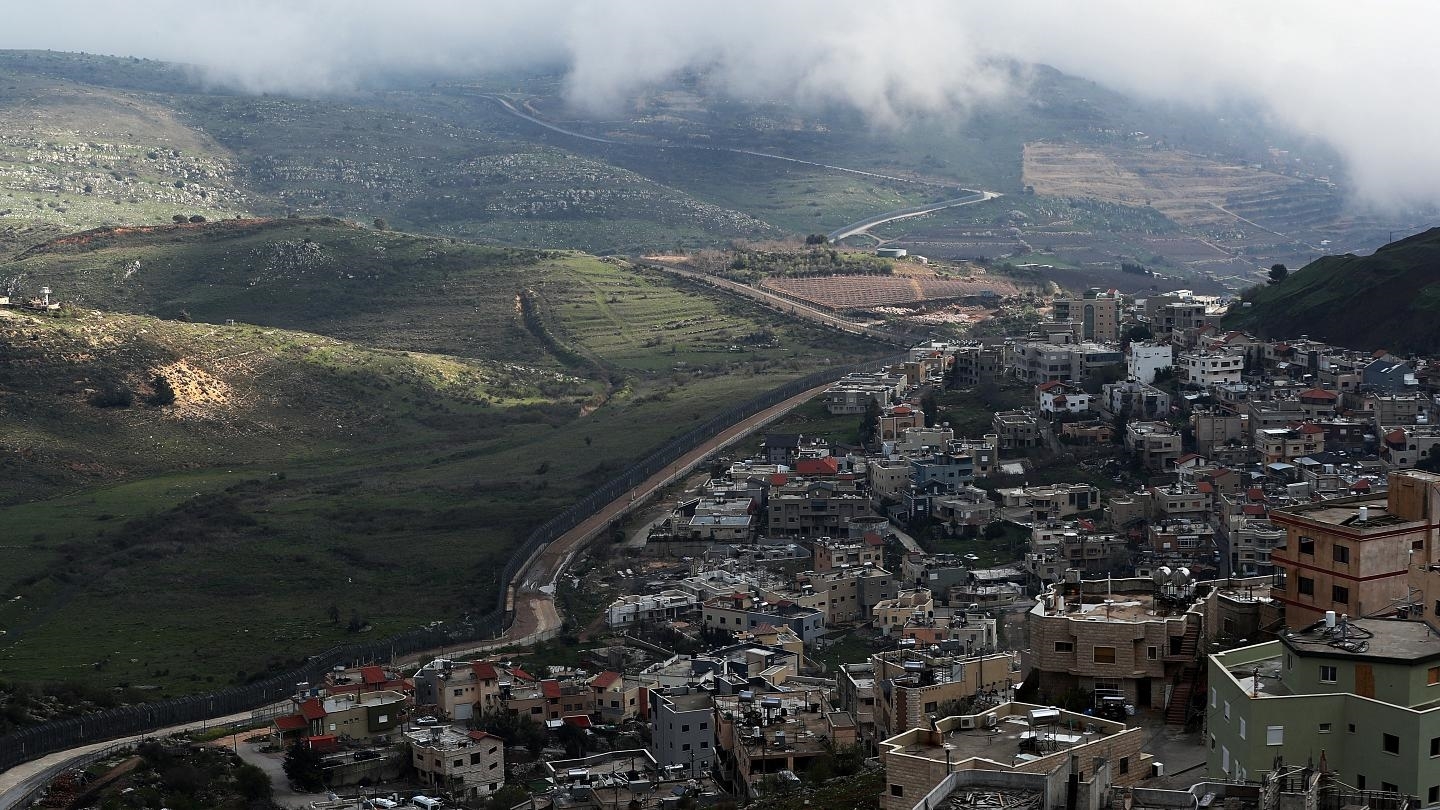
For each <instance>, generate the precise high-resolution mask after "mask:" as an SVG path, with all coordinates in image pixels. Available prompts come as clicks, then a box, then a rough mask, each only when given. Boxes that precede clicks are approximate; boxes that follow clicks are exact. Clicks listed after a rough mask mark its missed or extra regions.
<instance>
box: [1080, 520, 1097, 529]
mask: <svg viewBox="0 0 1440 810" xmlns="http://www.w3.org/2000/svg"><path fill="white" fill-rule="evenodd" d="M1077 522H1078V523H1079V524H1080V528H1082V529H1084V530H1085V531H1087V532H1093V531H1095V521H1093V520H1091V519H1090V518H1080V520H1079V521H1077Z"/></svg>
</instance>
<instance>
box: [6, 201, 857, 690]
mask: <svg viewBox="0 0 1440 810" xmlns="http://www.w3.org/2000/svg"><path fill="white" fill-rule="evenodd" d="M306 240H309V241H306ZM136 261H138V262H139V263H140V265H139V269H138V270H136V271H135V272H128V271H129V270H130V269H131V268H133V267H134V263H135V262H136ZM0 274H4V275H6V276H9V277H16V276H19V277H21V278H22V286H24V287H25V288H26V289H33V287H34V286H37V285H39V284H41V283H45V284H49V285H50V286H52V287H53V288H54V289H55V290H56V292H57V295H59V296H60V297H61V298H62V299H63V300H66V301H69V302H71V304H70V306H69V307H68V308H67V310H65V311H64V312H63V313H62V315H63V316H62V317H59V318H49V317H36V316H32V315H29V314H22V313H18V312H17V313H12V314H11V316H10V317H7V318H5V319H4V320H3V321H0V361H3V362H0V402H3V403H4V410H5V413H6V414H7V418H6V420H5V421H4V422H3V423H0V459H3V462H0V463H3V467H0V475H3V476H4V478H5V480H7V482H10V481H13V482H16V489H15V490H14V491H12V492H10V494H9V495H8V498H7V501H6V503H8V505H6V506H4V507H0V525H5V526H7V527H11V531H9V532H7V535H6V538H7V539H6V540H5V541H4V542H3V543H0V594H3V595H5V597H6V598H5V599H4V600H3V601H0V629H4V630H6V631H7V634H6V635H5V636H3V637H0V679H5V678H23V679H28V680H49V679H65V680H84V681H87V682H89V683H91V684H95V685H102V686H114V685H120V684H129V685H146V686H152V687H155V689H154V690H153V691H154V692H155V693H157V694H162V693H164V694H173V693H176V692H179V691H184V690H187V689H198V688H201V687H202V686H205V685H207V684H214V683H222V684H223V683H228V682H232V681H238V680H245V679H247V678H250V677H253V676H255V675H256V674H257V673H260V672H263V671H265V670H267V669H268V668H271V667H279V666H283V665H284V664H285V662H286V661H288V660H291V659H293V658H295V657H301V656H303V655H304V654H306V653H307V652H309V651H313V650H315V649H319V648H323V647H325V646H328V645H329V644H330V643H332V642H334V641H335V640H337V639H342V638H345V637H347V636H349V635H350V634H351V633H352V632H370V633H375V634H379V635H383V634H387V633H390V632H394V631H398V630H402V629H406V628H410V627H414V626H416V625H418V624H422V623H425V622H429V621H433V620H435V619H439V618H448V617H452V616H457V615H461V614H463V613H466V612H471V611H481V610H485V609H488V607H489V605H490V604H492V600H493V598H494V595H495V593H496V588H497V586H498V583H496V582H495V581H494V579H493V578H494V574H495V572H496V571H497V570H498V569H499V568H500V565H501V563H502V561H503V560H504V559H505V557H506V555H507V554H508V550H509V549H510V548H511V547H512V545H513V544H514V543H515V542H516V541H517V540H518V539H519V538H521V537H523V536H524V534H525V533H527V532H528V531H529V530H530V528H531V527H533V526H534V525H536V524H538V523H540V522H542V521H543V520H544V519H545V518H546V517H548V516H549V515H550V514H552V513H553V512H554V511H555V510H556V509H558V508H561V507H563V506H564V505H565V504H567V503H569V502H570V501H571V500H572V499H573V498H574V497H575V496H576V495H578V494H579V493H582V492H585V491H588V490H589V489H591V488H593V487H595V486H597V485H598V484H600V483H602V482H604V481H605V480H607V479H608V477H609V476H610V475H612V474H613V472H615V471H616V470H619V469H621V468H622V467H623V466H624V465H625V464H626V463H627V462H628V461H629V460H631V459H634V458H638V457H640V456H642V455H643V454H644V453H646V452H648V451H649V450H650V449H651V448H653V447H654V446H656V445H658V444H660V443H662V442H663V441H664V440H665V439H667V438H669V437H670V436H673V435H674V434H676V433H679V432H681V431H683V430H684V429H686V428H687V427H688V426H689V425H691V424H693V423H694V422H695V421H696V420H699V419H703V418H705V417H708V416H709V415H711V414H713V413H715V412H716V411H718V410H720V409H722V408H724V407H726V406H728V405H729V404H730V403H732V402H733V401H735V400H736V399H737V398H744V397H748V396H750V395H752V394H754V393H757V392H759V391H761V390H764V389H766V388H768V387H772V386H774V385H778V384H780V383H782V382H784V381H786V380H789V379H793V378H794V377H796V376H800V375H802V374H805V373H809V372H810V371H813V370H815V369H816V368H818V367H820V366H821V365H822V364H824V363H829V362H837V363H838V362H847V361H850V360H854V359H858V358H859V357H861V356H873V355H874V354H876V353H878V352H877V347H874V346H871V345H869V344H867V343H865V342H863V341H858V340H855V339H852V338H846V337H839V336H836V335H835V334H834V333H830V332H824V331H820V330H816V329H811V328H809V327H807V326H804V325H797V324H791V323H786V322H784V321H783V320H782V318H781V317H780V316H779V315H777V314H774V313H771V312H769V311H768V310H764V309H760V308H758V307H756V306H753V305H751V304H749V303H747V302H745V301H738V300H732V299H730V298H727V297H724V296H723V295H722V294H719V293H717V292H715V291H712V290H708V289H704V288H698V287H693V288H692V287H689V286H676V285H675V284H674V283H673V282H671V281H670V280H668V279H667V277H665V276H663V275H660V274H658V273H652V272H650V271H645V270H641V269H637V268H634V267H632V266H630V265H628V264H626V263H624V262H619V261H613V260H599V259H595V258H593V257H589V256H584V255H581V254H573V253H556V252H534V251H521V250H513V249H504V248H484V247H476V246H473V245H467V244H464V243H451V242H450V241H448V240H437V239H425V238H420V237H415V236H411V235H407V234H400V233H394V232H390V231H375V230H372V229H368V228H357V227H353V226H348V225H345V224H343V223H339V222H334V221H318V220H278V221H238V222H237V221H227V222H222V223H209V224H206V225H205V226H189V225H187V226H184V227H171V226H163V227H161V228H157V229H155V230H145V231H136V230H129V231H106V232H102V233H92V234H86V235H82V236H79V237H76V238H71V239H66V240H62V241H59V242H55V243H51V244H48V245H46V246H45V247H43V248H41V249H37V250H35V251H32V252H30V253H29V254H28V255H26V256H25V257H24V258H23V259H20V260H18V261H16V262H13V263H10V264H8V265H0ZM127 274H128V277H127ZM522 300H523V301H524V302H526V306H528V308H529V312H530V314H531V316H530V317H528V318H527V317H524V312H523V311H522V309H523V308H522V306H521V302H522ZM102 307H103V308H104V309H105V310H112V311H106V312H99V311H97V310H100V309H101V308H102ZM122 309H123V310H129V311H130V312H132V313H137V314H129V315H122V314H117V313H115V312H113V310H122ZM181 310H185V311H186V312H187V313H188V317H190V318H192V319H193V321H194V322H181V321H176V320H157V319H155V318H153V317H149V315H155V314H160V315H170V316H173V315H176V314H178V313H179V312H180V311H181ZM139 313H148V315H142V314H139ZM226 318H234V319H235V320H236V322H237V323H236V324H235V325H226V324H225V319H226ZM202 321H208V322H202ZM252 324H253V325H252ZM293 330H304V331H293ZM157 375H159V376H163V377H164V378H165V379H166V381H167V383H168V384H169V387H171V388H172V389H173V390H174V392H175V395H176V400H175V402H174V403H173V404H169V405H164V404H156V401H155V400H154V399H153V397H154V394H155V393H156V391H157V388H159V387H160V386H159V384H158V383H157V382H156V380H155V378H156V376H157ZM116 388H123V389H126V390H128V391H129V392H130V394H131V396H130V404H129V405H128V406H124V407H122V406H121V405H120V404H119V403H118V402H117V401H116V400H115V398H114V397H113V396H108V395H107V392H109V391H111V390H112V389H116ZM102 405H109V407H102ZM332 607H333V608H334V611H332V610H331V608H332ZM352 614H353V615H352ZM98 616H104V617H106V618H105V619H104V620H103V621H97V618H96V617H98ZM352 618H355V619H356V620H357V621H356V623H355V625H354V627H355V629H354V630H353V631H352V630H351V629H350V628H351V625H352V622H351V619H352ZM332 619H333V620H332ZM366 626H368V627H370V628H371V629H370V630H368V631H367V630H365V629H364V628H365V627H366Z"/></svg>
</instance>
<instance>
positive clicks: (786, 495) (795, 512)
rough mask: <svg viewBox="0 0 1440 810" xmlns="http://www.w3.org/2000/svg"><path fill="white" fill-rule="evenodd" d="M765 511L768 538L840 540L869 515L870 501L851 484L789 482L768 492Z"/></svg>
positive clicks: (867, 496)
mask: <svg viewBox="0 0 1440 810" xmlns="http://www.w3.org/2000/svg"><path fill="white" fill-rule="evenodd" d="M766 509H767V510H768V514H767V521H766V528H767V535H768V536H769V537H839V536H842V535H844V534H845V533H846V527H847V526H848V525H849V524H850V521H851V520H852V519H854V518H857V517H863V516H865V515H868V514H870V497H869V495H867V494H865V493H864V492H861V491H860V490H859V489H858V488H857V487H855V485H854V482H845V481H840V482H834V481H791V482H787V483H784V484H781V485H780V486H778V487H772V488H771V491H770V498H769V501H768V503H767V504H766Z"/></svg>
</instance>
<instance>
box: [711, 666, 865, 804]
mask: <svg viewBox="0 0 1440 810" xmlns="http://www.w3.org/2000/svg"><path fill="white" fill-rule="evenodd" d="M826 692H827V690H825V689H820V688H816V689H807V690H804V691H794V692H771V693H763V692H762V693H754V694H751V693H744V694H739V695H717V696H716V697H715V724H716V742H717V749H718V751H719V754H718V764H717V768H716V770H717V772H718V773H719V774H720V776H721V777H722V781H725V782H728V783H729V784H730V785H731V786H732V787H733V789H734V791H735V793H736V795H737V796H739V797H740V798H741V799H742V800H745V801H748V800H750V799H753V798H754V797H755V796H756V795H757V794H758V793H759V792H760V791H761V789H762V782H764V781H765V780H767V779H777V778H780V774H781V772H782V771H789V772H790V773H792V774H804V772H805V771H806V769H807V768H809V767H810V763H812V762H814V761H815V759H816V758H817V757H821V756H829V752H830V751H832V750H834V749H836V748H844V747H845V746H848V745H854V744H856V743H858V742H859V740H860V737H859V731H858V728H857V727H856V725H855V719H854V718H853V717H851V716H850V713H849V712H845V711H839V710H837V709H835V708H833V707H832V706H831V705H830V701H829V699H828V698H827V697H826Z"/></svg>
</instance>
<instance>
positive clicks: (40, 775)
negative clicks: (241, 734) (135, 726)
mask: <svg viewBox="0 0 1440 810" xmlns="http://www.w3.org/2000/svg"><path fill="white" fill-rule="evenodd" d="M250 718H251V712H242V713H240V714H230V715H225V716H224V717H214V718H211V719H209V720H202V721H199V722H195V723H185V724H183V725H178V726H170V727H168V728H162V729H158V730H156V731H151V732H147V733H145V734H136V735H133V736H130V737H121V738H119V739H115V740H107V741H106V742H100V743H93V744H91V745H82V746H80V747H79V748H71V749H70V750H68V751H57V752H55V753H53V754H47V755H46V756H43V757H40V758H39V759H33V760H31V761H29V762H26V763H23V764H20V765H16V766H15V767H13V768H11V769H10V770H8V771H4V772H0V810H9V808H11V807H14V806H15V804H16V803H17V802H19V801H20V800H21V799H23V798H24V797H25V796H26V794H28V793H29V792H30V791H32V790H34V789H35V788H37V787H40V786H41V785H43V784H45V783H47V782H49V781H50V780H51V779H54V778H55V777H56V776H58V775H60V773H61V772H62V771H65V770H68V769H69V768H72V767H75V766H76V765H77V764H78V762H77V761H78V760H83V759H85V758H88V757H90V756H93V755H97V754H103V753H105V752H108V751H110V750H112V749H115V748H123V747H125V746H129V745H134V744H135V743H138V742H140V741H141V740H144V739H148V738H150V737H165V736H168V735H170V734H178V733H180V732H185V731H196V730H199V729H204V728H209V727H211V726H219V725H225V724H227V723H241V722H248V721H249V720H250ZM250 733H254V732H250Z"/></svg>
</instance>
